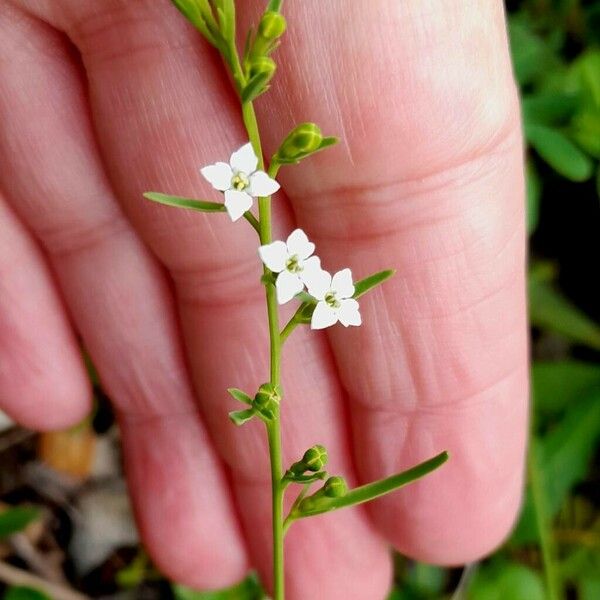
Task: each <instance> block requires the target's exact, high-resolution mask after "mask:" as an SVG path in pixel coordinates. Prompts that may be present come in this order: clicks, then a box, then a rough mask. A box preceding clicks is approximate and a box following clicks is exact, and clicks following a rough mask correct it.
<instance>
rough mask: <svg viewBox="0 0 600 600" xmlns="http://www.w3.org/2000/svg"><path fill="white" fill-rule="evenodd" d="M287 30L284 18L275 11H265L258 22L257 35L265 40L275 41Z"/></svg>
mask: <svg viewBox="0 0 600 600" xmlns="http://www.w3.org/2000/svg"><path fill="white" fill-rule="evenodd" d="M286 28H287V23H286V20H285V17H284V16H283V15H282V14H280V13H278V12H275V11H272V10H269V11H267V12H266V13H265V14H264V15H263V16H262V19H261V20H260V23H259V25H258V35H260V36H261V37H262V38H264V39H266V40H270V41H273V40H277V39H279V38H280V37H281V36H282V35H283V34H284V33H285V30H286Z"/></svg>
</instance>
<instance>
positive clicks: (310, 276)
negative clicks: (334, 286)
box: [302, 261, 331, 300]
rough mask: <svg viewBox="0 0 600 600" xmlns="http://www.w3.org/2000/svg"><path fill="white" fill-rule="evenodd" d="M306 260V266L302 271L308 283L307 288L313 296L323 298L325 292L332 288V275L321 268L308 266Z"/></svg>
mask: <svg viewBox="0 0 600 600" xmlns="http://www.w3.org/2000/svg"><path fill="white" fill-rule="evenodd" d="M307 262H308V261H306V262H305V263H304V265H305V268H304V271H303V272H302V279H303V281H304V283H305V284H306V289H307V290H308V293H309V294H310V295H311V296H314V297H315V298H316V299H317V300H323V299H324V298H325V294H326V293H327V292H328V291H329V290H330V289H331V275H330V274H329V273H328V272H327V271H324V270H323V269H321V268H319V269H316V268H310V267H309V268H308V269H307V268H306V263H307Z"/></svg>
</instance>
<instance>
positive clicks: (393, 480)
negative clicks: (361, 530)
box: [293, 452, 448, 519]
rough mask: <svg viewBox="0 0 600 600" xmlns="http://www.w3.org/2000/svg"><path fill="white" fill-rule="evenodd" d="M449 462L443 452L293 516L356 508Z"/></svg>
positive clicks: (326, 499)
mask: <svg viewBox="0 0 600 600" xmlns="http://www.w3.org/2000/svg"><path fill="white" fill-rule="evenodd" d="M447 460H448V453H447V452H441V453H440V454H438V455H437V456H435V457H433V458H431V459H429V460H427V461H425V462H422V463H420V464H418V465H417V466H416V467H412V468H411V469H408V470H407V471H403V472H402V473H398V474H396V475H392V476H391V477H387V478H386V479H380V480H379V481H374V482H372V483H368V484H366V485H362V486H360V487H357V488H354V489H352V490H350V491H349V492H348V493H347V494H346V495H344V496H341V497H339V498H327V497H323V498H320V499H319V503H318V504H315V505H314V506H312V507H311V508H310V509H308V510H303V511H302V512H298V513H296V514H295V515H293V518H294V519H296V518H298V519H301V518H305V517H312V516H314V515H320V514H322V513H325V512H329V511H332V510H338V509H340V508H346V507H347V506H356V505H357V504H363V503H364V502H369V501H371V500H374V499H375V498H379V497H381V496H384V495H385V494H389V493H390V492H393V491H395V490H397V489H398V488H401V487H403V486H405V485H408V484H409V483H412V482H413V481H416V480H417V479H421V478H422V477H424V476H425V475H428V474H429V473H431V472H432V471H435V470H436V469H437V468H439V467H441V466H442V465H443V464H444V463H445V462H446V461H447Z"/></svg>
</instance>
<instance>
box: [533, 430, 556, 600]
mask: <svg viewBox="0 0 600 600" xmlns="http://www.w3.org/2000/svg"><path fill="white" fill-rule="evenodd" d="M539 454H540V449H539V445H538V443H537V440H536V439H535V438H534V439H532V440H531V444H530V448H529V452H528V454H527V471H528V475H529V485H530V487H531V497H532V500H533V506H534V513H535V519H536V523H537V528H538V532H539V536H540V548H541V550H542V561H543V563H544V575H545V578H546V587H547V593H548V600H559V599H560V598H561V597H562V596H561V591H560V584H559V581H558V573H557V569H556V564H555V560H554V557H555V553H554V543H553V540H552V531H551V530H550V516H549V514H548V507H547V506H546V497H545V495H544V487H543V480H542V479H543V473H542V470H541V465H540V460H539Z"/></svg>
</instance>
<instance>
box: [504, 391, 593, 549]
mask: <svg viewBox="0 0 600 600" xmlns="http://www.w3.org/2000/svg"><path fill="white" fill-rule="evenodd" d="M538 443H539V446H540V449H539V452H538V457H537V462H538V465H539V469H540V471H541V475H540V477H539V479H540V481H541V482H542V485H543V493H544V497H545V498H547V500H546V503H547V512H548V515H549V517H550V518H553V517H554V516H556V514H557V513H558V511H559V510H560V508H561V506H562V505H563V503H564V501H565V499H566V497H567V495H568V494H569V492H570V491H571V489H572V488H573V486H575V485H576V484H577V483H579V482H580V481H582V480H583V479H584V478H585V476H586V474H587V470H588V467H589V464H590V461H591V459H592V457H593V456H594V452H595V450H596V447H597V446H598V444H599V443H600V388H599V387H594V388H593V389H591V390H590V391H589V392H588V393H587V394H586V395H585V396H583V397H581V398H579V399H578V400H577V401H574V402H573V403H572V404H571V406H569V410H568V411H567V413H566V414H565V416H564V417H563V419H562V420H561V421H560V422H559V423H558V424H557V425H556V426H555V427H554V428H553V429H552V430H551V431H550V432H549V433H548V434H547V435H546V436H545V437H544V438H542V439H541V440H540V441H539V442H538ZM535 519H536V509H535V506H534V502H533V498H532V495H531V490H528V493H527V495H526V498H525V503H524V505H523V510H522V511H521V516H520V518H519V523H518V525H517V527H516V529H515V531H514V533H513V536H512V538H511V541H512V543H513V544H515V545H521V544H525V543H530V542H534V541H537V539H538V535H539V533H538V528H537V525H536V521H535Z"/></svg>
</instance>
